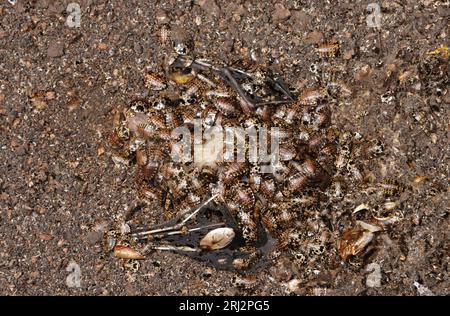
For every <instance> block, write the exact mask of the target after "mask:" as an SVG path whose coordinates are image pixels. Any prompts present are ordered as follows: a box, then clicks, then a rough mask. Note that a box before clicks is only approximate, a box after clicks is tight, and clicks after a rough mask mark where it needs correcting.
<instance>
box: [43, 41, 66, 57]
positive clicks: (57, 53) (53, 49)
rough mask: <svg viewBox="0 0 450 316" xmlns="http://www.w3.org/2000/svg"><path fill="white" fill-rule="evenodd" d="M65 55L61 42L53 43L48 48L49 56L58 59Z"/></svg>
mask: <svg viewBox="0 0 450 316" xmlns="http://www.w3.org/2000/svg"><path fill="white" fill-rule="evenodd" d="M62 55H64V45H63V44H62V43H60V42H56V43H51V44H50V45H49V46H48V48H47V56H48V57H52V58H56V57H61V56H62Z"/></svg>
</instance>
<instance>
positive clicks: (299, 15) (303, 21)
mask: <svg viewBox="0 0 450 316" xmlns="http://www.w3.org/2000/svg"><path fill="white" fill-rule="evenodd" d="M310 20H311V17H310V16H309V15H308V14H307V13H305V12H303V11H293V12H292V14H291V21H293V24H294V31H297V32H303V31H305V30H306V28H307V27H308V24H309V21H310Z"/></svg>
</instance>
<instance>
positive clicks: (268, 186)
mask: <svg viewBox="0 0 450 316" xmlns="http://www.w3.org/2000/svg"><path fill="white" fill-rule="evenodd" d="M259 190H260V192H261V193H262V194H263V196H264V197H265V198H268V199H270V198H272V197H273V196H274V195H275V193H276V190H277V187H276V184H275V181H274V180H273V179H267V180H264V181H262V182H261V187H260V189H259Z"/></svg>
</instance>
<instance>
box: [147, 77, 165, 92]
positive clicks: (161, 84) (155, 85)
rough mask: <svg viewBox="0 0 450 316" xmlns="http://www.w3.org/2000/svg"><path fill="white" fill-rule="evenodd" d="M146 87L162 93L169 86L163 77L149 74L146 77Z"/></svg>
mask: <svg viewBox="0 0 450 316" xmlns="http://www.w3.org/2000/svg"><path fill="white" fill-rule="evenodd" d="M145 87H147V88H149V89H151V90H155V91H160V90H164V89H165V88H166V87H167V84H166V83H165V81H164V79H162V77H161V76H159V75H157V74H155V73H147V74H146V75H145Z"/></svg>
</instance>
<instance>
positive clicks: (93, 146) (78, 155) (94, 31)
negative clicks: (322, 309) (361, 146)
mask: <svg viewBox="0 0 450 316" xmlns="http://www.w3.org/2000/svg"><path fill="white" fill-rule="evenodd" d="M10 2H13V1H6V0H2V1H0V131H1V133H0V210H1V211H0V293H1V294H3V295H205V294H213V295H226V294H228V295H235V294H243V295H253V294H262V295H287V294H298V295H324V294H326V295H381V294H384V295H418V294H419V295H425V294H431V293H434V294H438V295H439V294H440V295H443V294H446V295H448V294H450V283H449V253H450V251H449V216H448V215H449V199H448V187H449V186H448V180H449V178H448V176H449V167H448V166H449V164H448V163H449V157H448V153H449V146H448V144H449V138H448V133H449V125H448V122H449V101H450V93H449V90H448V78H449V77H448V55H447V56H445V51H444V50H441V51H437V52H435V54H429V55H427V53H428V52H431V51H434V50H435V49H437V48H439V47H441V46H442V45H448V44H449V43H448V38H449V14H450V9H449V4H448V2H445V1H432V0H420V1H416V0H414V1H408V0H406V1H380V4H381V11H380V12H381V16H382V19H381V26H380V28H374V27H370V26H369V25H368V24H367V20H366V19H367V17H368V15H370V12H369V11H368V10H367V5H368V4H369V2H370V1H346V0H343V1H309V0H306V1H301V0H299V1H241V0H236V1H219V0H196V1H194V0H192V1H89V0H86V1H81V0H78V1H77V2H78V4H79V5H80V8H81V21H80V22H81V24H80V27H79V28H76V27H75V28H71V27H69V26H68V25H66V19H67V16H68V13H67V12H66V8H67V5H68V3H69V2H74V1H48V0H47V1H45V0H43V1H21V0H18V1H15V2H17V3H16V4H15V5H13V4H11V3H10ZM369 20H370V18H369ZM372 21H375V20H372ZM163 28H167V29H170V30H171V37H170V39H169V40H168V41H169V43H170V42H172V41H175V42H176V41H181V42H184V43H187V44H188V46H189V47H190V48H191V49H192V51H194V52H195V54H196V55H197V56H203V57H208V58H210V59H214V60H220V61H223V62H225V63H232V62H234V61H237V60H242V59H247V60H248V59H252V60H253V61H254V62H256V63H258V64H270V67H271V68H272V69H273V70H274V71H277V72H278V73H281V74H282V77H283V78H285V80H286V81H287V82H288V83H289V84H290V85H291V86H294V87H300V88H301V87H303V86H305V85H306V84H307V83H308V82H311V80H312V74H311V72H310V71H309V67H310V65H311V63H314V62H318V60H319V59H318V56H317V54H316V53H315V51H314V47H315V46H316V45H317V44H320V43H323V42H327V41H331V40H337V41H338V42H339V43H340V46H341V48H340V51H339V54H338V56H337V57H336V58H337V60H338V61H339V65H340V67H341V68H340V69H341V70H340V74H339V76H340V78H341V79H342V80H343V81H345V82H346V84H347V85H348V87H349V88H350V89H351V90H352V91H353V94H352V96H351V97H349V98H346V99H345V100H342V101H340V102H338V103H336V104H335V105H333V113H332V120H333V124H335V125H336V126H337V127H338V128H339V130H341V131H343V132H344V131H347V132H350V133H353V134H354V133H359V134H361V135H363V137H364V138H363V139H378V140H380V141H381V142H382V143H383V145H384V146H383V147H384V151H383V153H382V154H381V155H379V156H378V157H377V158H376V159H365V160H361V161H359V160H358V159H356V162H355V164H356V165H357V166H358V168H359V170H360V171H361V174H362V176H363V180H361V181H353V180H346V179H343V180H342V182H343V183H344V185H343V186H344V188H345V189H344V194H343V197H341V198H335V199H333V200H332V201H331V202H330V203H329V205H328V206H327V208H324V209H323V210H320V212H319V214H320V215H319V216H317V217H316V223H317V227H318V229H317V230H315V232H314V234H316V235H320V234H321V231H320V228H321V227H325V226H326V227H328V228H329V231H330V232H331V233H330V236H329V240H328V241H327V243H326V247H325V250H324V251H323V252H322V253H308V252H306V251H305V258H303V260H302V261H298V262H297V261H289V260H287V259H285V258H284V257H283V256H281V257H280V258H279V259H277V260H275V261H274V262H273V263H272V264H271V265H270V266H269V267H267V268H265V269H263V270H262V271H259V272H257V273H255V276H256V279H255V281H254V282H252V284H249V285H247V286H241V284H242V277H241V276H239V274H237V273H236V272H229V271H218V270H216V269H214V268H212V267H209V266H207V265H205V264H203V263H201V262H199V261H196V260H193V259H190V258H188V257H184V256H182V255H179V254H173V253H161V252H155V253H153V254H152V255H151V257H150V258H149V259H148V260H145V261H143V262H142V264H141V267H140V269H139V271H138V273H137V274H136V275H135V276H134V278H129V277H128V276H127V275H126V273H124V271H123V269H122V263H121V262H120V261H119V260H116V259H114V258H112V257H110V256H108V255H106V256H105V254H104V252H103V248H102V242H101V241H102V234H101V232H98V231H96V230H95V227H98V224H100V223H103V222H107V223H110V224H112V223H114V221H115V220H116V219H117V218H118V216H120V214H123V213H124V212H126V211H127V210H129V209H131V208H133V207H134V206H135V205H138V204H139V203H140V202H139V200H138V198H137V197H136V192H135V190H134V186H133V177H132V175H131V174H132V170H119V169H117V168H115V167H114V163H113V162H112V161H111V158H110V152H109V150H108V147H107V142H106V135H107V134H108V133H109V131H110V130H111V113H112V112H113V110H114V109H116V108H117V107H120V106H123V105H124V104H127V102H128V101H129V100H130V99H132V98H134V97H137V96H144V95H145V94H146V93H147V92H146V89H145V87H144V85H143V78H144V73H145V70H146V69H157V68H158V67H160V65H161V63H162V60H163V56H164V55H165V53H166V52H167V45H170V44H167V43H162V41H161V36H160V34H161V29H163ZM163 39H164V38H163ZM447 54H448V52H447ZM388 180H395V181H396V182H397V185H396V188H395V192H394V193H393V194H391V195H390V196H389V199H387V198H386V194H384V193H383V194H380V193H379V190H381V189H380V188H381V185H380V184H382V183H390V182H389V181H388ZM383 181H385V182H383ZM386 181H387V182H386ZM386 201H390V202H395V203H396V204H395V210H396V211H397V212H398V214H400V215H401V216H400V217H401V220H399V221H398V222H397V223H395V224H393V225H391V226H390V227H389V229H387V230H385V231H383V232H378V233H377V234H376V236H375V239H374V241H372V243H371V245H370V247H369V248H370V249H368V250H367V251H364V252H363V253H361V254H360V255H359V256H357V257H356V258H353V259H352V260H350V261H346V262H344V261H342V259H341V258H340V257H339V254H338V251H337V249H336V241H337V240H338V239H339V236H341V234H342V232H343V231H344V230H345V229H348V228H350V227H352V225H354V222H355V220H357V219H367V218H368V217H369V215H368V214H367V212H368V211H361V212H358V213H357V214H352V212H353V210H354V209H355V207H357V206H358V205H360V204H362V203H365V204H368V205H370V207H371V208H373V209H375V210H382V209H383V207H384V205H385V203H386ZM380 212H381V211H380ZM155 221H157V219H155ZM313 222H314V221H313ZM96 225H97V226H96ZM314 234H313V235H314ZM312 238H314V236H312ZM71 262H72V264H70V263H71ZM73 262H74V263H76V264H73ZM69 264H70V267H69V268H70V269H71V267H77V266H78V267H79V268H80V272H81V286H80V287H68V286H67V277H68V276H69V278H70V275H71V273H73V271H66V268H67V267H68V266H69ZM70 269H69V270H70ZM292 280H294V281H292ZM240 281H241V282H240ZM289 282H290V283H289ZM69 283H70V282H69ZM414 284H415V285H414ZM289 285H290V286H289Z"/></svg>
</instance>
